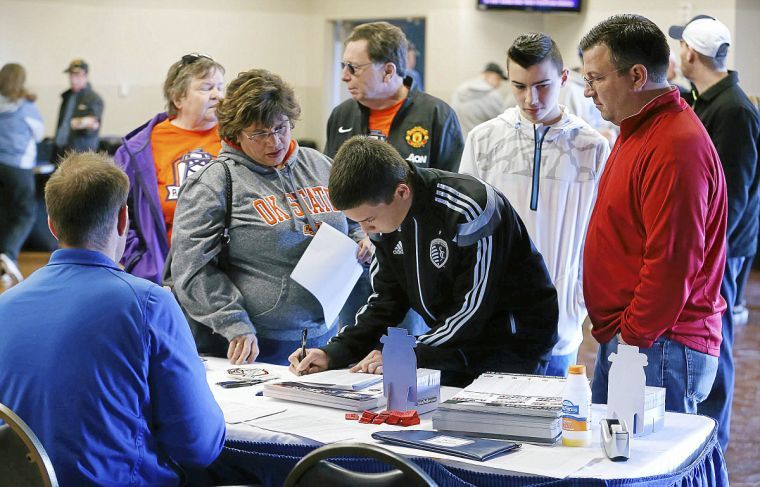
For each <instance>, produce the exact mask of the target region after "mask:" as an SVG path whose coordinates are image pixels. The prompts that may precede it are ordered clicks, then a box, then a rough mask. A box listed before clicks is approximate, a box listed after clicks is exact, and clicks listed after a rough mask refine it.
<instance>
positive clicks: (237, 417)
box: [220, 402, 287, 424]
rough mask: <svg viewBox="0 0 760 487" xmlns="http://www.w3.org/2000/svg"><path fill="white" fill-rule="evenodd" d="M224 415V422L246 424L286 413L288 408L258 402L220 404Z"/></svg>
mask: <svg viewBox="0 0 760 487" xmlns="http://www.w3.org/2000/svg"><path fill="white" fill-rule="evenodd" d="M220 407H221V408H222V413H223V414H224V422H225V423H228V424H237V423H244V422H246V421H252V420H254V419H260V418H265V417H268V416H272V415H274V414H278V413H281V412H283V411H286V410H287V408H284V407H282V405H280V404H269V403H265V402H256V404H245V403H242V402H226V403H222V404H220Z"/></svg>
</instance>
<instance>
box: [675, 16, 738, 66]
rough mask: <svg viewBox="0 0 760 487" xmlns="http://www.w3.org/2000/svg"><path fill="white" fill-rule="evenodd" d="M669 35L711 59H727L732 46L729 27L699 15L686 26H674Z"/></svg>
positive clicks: (712, 18)
mask: <svg viewBox="0 0 760 487" xmlns="http://www.w3.org/2000/svg"><path fill="white" fill-rule="evenodd" d="M668 35H669V36H670V37H672V38H673V39H676V40H679V41H684V42H686V44H688V45H689V47H691V48H692V49H694V50H695V51H697V52H698V53H700V54H703V55H705V56H708V57H711V58H720V57H726V54H728V46H730V45H731V32H729V30H728V27H726V26H725V25H724V24H723V23H722V22H721V21H720V20H718V19H716V18H715V17H710V16H709V15H697V16H696V17H694V18H693V19H691V20H690V21H689V22H688V23H687V24H686V25H673V26H671V27H670V29H668Z"/></svg>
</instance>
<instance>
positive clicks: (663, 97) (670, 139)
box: [581, 15, 726, 413]
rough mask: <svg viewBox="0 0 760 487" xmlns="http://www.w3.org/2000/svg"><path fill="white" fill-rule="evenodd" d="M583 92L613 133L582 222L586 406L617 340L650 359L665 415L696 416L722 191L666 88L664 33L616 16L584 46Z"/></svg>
mask: <svg viewBox="0 0 760 487" xmlns="http://www.w3.org/2000/svg"><path fill="white" fill-rule="evenodd" d="M581 50H582V51H583V71H584V74H585V80H586V91H585V95H586V96H587V97H590V98H592V99H593V101H594V104H595V105H596V107H597V108H598V109H599V111H600V112H601V114H602V117H603V118H604V119H605V120H608V121H610V122H613V123H614V124H615V125H619V126H620V136H619V137H618V139H617V141H616V143H615V146H614V147H613V149H612V153H611V155H610V158H609V159H608V160H607V165H606V167H605V170H604V173H603V174H602V178H601V181H600V183H599V193H598V197H597V201H596V205H595V206H594V210H593V213H592V215H591V221H590V222H589V227H588V235H587V237H586V247H585V252H584V259H583V261H584V269H583V288H584V295H585V299H586V306H587V308H588V311H589V316H590V318H591V322H592V323H593V327H594V328H593V331H592V334H593V335H594V338H596V339H597V340H598V341H599V343H600V347H599V355H598V356H597V361H596V370H595V371H594V380H593V384H592V392H593V401H594V402H596V403H605V402H607V378H608V372H609V367H610V362H609V361H608V360H607V358H608V357H609V354H610V353H612V352H615V351H616V350H617V345H618V343H625V344H628V345H635V346H638V347H640V349H641V352H642V353H644V354H646V355H647V358H648V365H647V366H646V367H645V372H646V377H647V385H649V386H658V387H664V388H665V389H666V397H665V408H666V409H668V410H673V411H682V412H689V413H694V412H696V410H697V404H698V403H699V402H701V401H702V400H704V398H705V397H706V396H707V394H708V393H709V392H710V387H711V386H712V383H713V380H714V378H715V372H716V370H717V367H718V355H719V353H720V342H721V315H722V313H723V312H724V311H725V309H726V303H725V301H724V300H723V298H722V297H721V296H720V284H721V279H722V277H723V268H724V264H725V259H726V245H725V238H726V183H725V179H724V176H723V170H722V168H721V164H720V160H719V159H718V155H717V153H716V151H715V147H714V146H713V144H712V142H711V141H710V137H709V136H708V134H707V132H706V131H705V129H704V127H703V126H702V124H701V123H700V121H699V119H698V118H697V116H696V115H695V114H694V112H693V111H692V110H691V108H689V106H688V105H687V104H686V103H685V102H684V101H683V100H682V99H681V98H680V96H679V93H678V90H677V89H676V88H674V87H672V86H670V85H669V84H668V82H667V80H666V73H667V68H668V58H669V54H670V49H669V48H668V43H667V40H666V38H665V35H664V34H663V33H662V32H661V31H660V29H658V28H657V26H656V25H655V24H654V23H653V22H651V21H650V20H648V19H646V18H644V17H641V16H638V15H615V16H613V17H610V18H608V19H606V20H604V21H602V22H601V23H599V24H598V25H597V26H595V27H594V28H593V29H591V31H590V32H589V33H588V34H586V36H585V37H584V38H583V39H582V40H581Z"/></svg>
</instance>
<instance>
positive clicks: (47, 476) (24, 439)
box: [0, 404, 58, 487]
mask: <svg viewBox="0 0 760 487" xmlns="http://www.w3.org/2000/svg"><path fill="white" fill-rule="evenodd" d="M0 420H1V421H3V422H5V424H3V425H2V426H0V487H5V486H18V485H24V486H28V487H36V486H44V487H57V486H58V480H57V479H56V477H55V471H54V470H53V464H52V463H51V462H50V457H48V455H47V453H46V452H45V448H43V447H42V443H40V440H39V439H37V436H36V435H35V434H34V433H33V432H32V430H31V429H30V428H29V426H27V424H26V423H25V422H24V420H23V419H21V418H19V417H18V415H17V414H16V413H14V412H13V411H11V410H10V409H8V407H7V406H5V405H3V404H0Z"/></svg>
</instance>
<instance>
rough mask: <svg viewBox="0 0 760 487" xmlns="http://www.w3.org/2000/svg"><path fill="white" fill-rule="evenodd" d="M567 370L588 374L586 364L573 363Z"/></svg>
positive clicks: (573, 372)
mask: <svg viewBox="0 0 760 487" xmlns="http://www.w3.org/2000/svg"><path fill="white" fill-rule="evenodd" d="M567 372H568V373H569V374H582V375H586V366H585V365H571V366H570V367H568V368H567Z"/></svg>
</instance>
